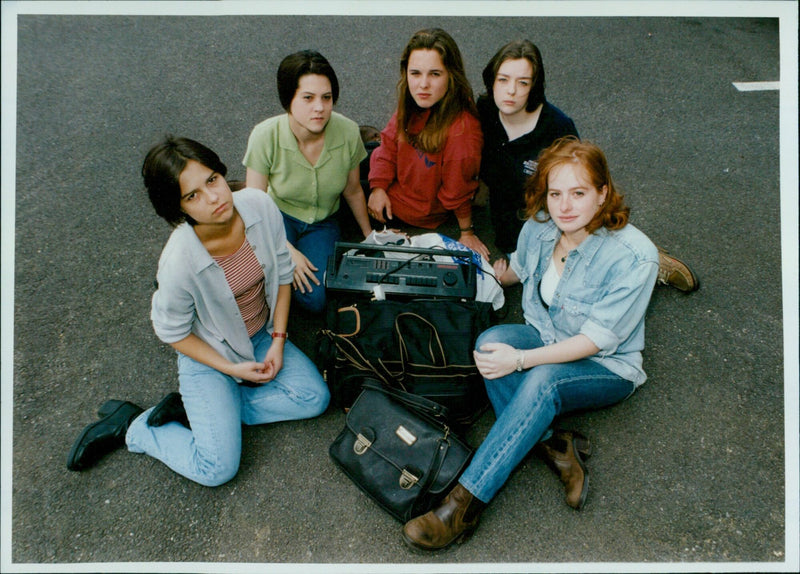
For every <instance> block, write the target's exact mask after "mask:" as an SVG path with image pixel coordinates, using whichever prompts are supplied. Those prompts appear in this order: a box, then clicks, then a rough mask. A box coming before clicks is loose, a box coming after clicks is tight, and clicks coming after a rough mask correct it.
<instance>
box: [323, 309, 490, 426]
mask: <svg viewBox="0 0 800 574" xmlns="http://www.w3.org/2000/svg"><path fill="white" fill-rule="evenodd" d="M491 324H492V308H491V304H490V303H482V302H477V301H471V300H449V299H415V300H411V301H360V302H357V303H355V304H353V305H349V306H345V307H340V308H338V309H335V310H334V311H333V312H332V314H329V317H328V325H329V328H328V329H323V330H322V331H320V333H321V335H322V344H321V346H320V356H321V358H320V362H321V363H322V368H323V372H324V374H325V379H326V381H327V382H328V386H329V387H330V389H331V395H332V397H333V402H334V404H336V405H338V406H340V407H342V408H344V409H345V410H346V409H347V408H348V407H349V406H350V405H351V404H352V402H353V400H355V398H356V396H358V393H359V392H360V382H361V380H362V379H363V378H364V377H372V378H377V379H378V380H380V381H382V382H383V383H384V384H385V385H387V386H389V387H392V388H398V389H401V390H403V391H406V392H408V393H412V394H416V395H420V396H423V397H426V398H428V399H430V400H433V401H435V402H438V403H440V404H442V405H444V406H445V407H447V408H448V411H449V413H450V415H449V416H450V421H451V422H453V423H455V424H458V425H469V424H472V423H473V422H474V421H475V420H477V418H478V417H479V416H480V415H481V414H482V413H483V412H484V410H486V408H487V407H488V404H489V401H488V398H487V396H486V390H485V387H484V384H483V379H482V378H481V376H480V374H479V373H478V369H477V367H476V366H475V361H474V358H473V356H472V350H473V348H474V345H475V340H476V339H477V337H478V335H479V334H480V333H481V332H483V331H484V330H486V329H487V328H488V327H489V326H491Z"/></svg>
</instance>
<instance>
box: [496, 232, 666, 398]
mask: <svg viewBox="0 0 800 574" xmlns="http://www.w3.org/2000/svg"><path fill="white" fill-rule="evenodd" d="M560 236H561V232H560V231H559V229H558V228H557V227H556V225H555V224H554V223H553V221H552V220H548V221H547V222H545V223H539V222H538V221H535V220H533V219H529V220H528V221H527V222H526V223H525V225H524V226H523V228H522V231H521V232H520V236H519V241H518V242H517V250H516V251H515V252H514V253H512V255H511V262H510V264H511V269H512V270H513V271H514V273H516V275H517V277H519V278H520V280H521V282H522V285H523V290H522V311H523V315H524V317H525V321H526V322H527V323H528V324H530V325H532V326H533V327H534V328H535V329H536V330H538V331H539V334H540V336H541V338H542V341H543V342H544V343H545V345H549V344H552V343H557V342H559V341H563V340H565V339H568V338H570V337H573V336H575V335H578V334H583V335H585V336H587V337H588V338H589V339H590V340H591V341H592V342H593V343H594V344H595V345H596V346H597V347H598V348H599V349H600V350H599V351H598V352H597V353H596V354H594V355H592V356H590V357H588V358H589V359H590V360H592V361H596V362H598V363H600V364H601V365H603V366H604V367H606V368H607V369H608V370H610V371H611V372H613V373H615V374H617V375H619V376H620V377H622V378H624V379H627V380H629V381H632V382H633V383H634V384H635V385H636V386H639V385H641V384H642V383H643V382H644V381H645V379H646V378H647V376H646V375H645V372H644V370H643V369H642V353H641V351H642V349H644V316H645V311H646V310H647V305H648V303H649V302H650V295H651V293H652V291H653V287H654V286H655V282H656V276H657V274H658V249H657V248H656V246H655V245H653V243H652V242H651V241H650V239H648V238H647V236H646V235H645V234H644V233H642V232H641V231H639V230H638V229H636V228H635V227H634V226H633V225H631V224H628V225H626V226H625V227H623V228H622V229H619V230H616V231H609V230H608V229H606V228H605V227H602V228H600V229H598V230H597V231H595V232H594V233H592V234H590V235H589V237H587V238H586V239H585V240H584V241H583V242H582V243H581V244H580V245H579V246H578V247H577V248H576V249H574V250H573V251H571V252H570V253H569V256H568V257H567V260H566V263H565V265H564V271H563V273H562V274H561V278H560V280H559V282H558V285H557V287H556V290H555V293H554V294H553V300H552V301H551V303H550V306H549V307H546V306H545V304H544V302H543V301H542V299H541V297H540V296H539V283H540V281H541V280H542V276H543V275H544V272H545V271H546V270H547V266H548V265H549V264H550V260H551V258H552V256H553V250H554V249H555V246H556V243H557V242H558V240H559V238H560Z"/></svg>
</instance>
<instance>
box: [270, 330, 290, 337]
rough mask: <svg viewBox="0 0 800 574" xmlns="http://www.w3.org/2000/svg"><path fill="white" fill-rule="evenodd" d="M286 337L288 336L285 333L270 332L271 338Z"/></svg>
mask: <svg viewBox="0 0 800 574" xmlns="http://www.w3.org/2000/svg"><path fill="white" fill-rule="evenodd" d="M288 337H289V335H287V334H286V333H279V332H278V331H274V332H273V333H272V338H273V339H286V338H288Z"/></svg>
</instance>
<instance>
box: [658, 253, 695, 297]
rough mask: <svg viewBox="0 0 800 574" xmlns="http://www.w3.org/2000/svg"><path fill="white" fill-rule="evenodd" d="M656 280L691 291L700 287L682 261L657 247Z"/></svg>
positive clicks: (680, 289) (684, 290) (687, 291)
mask: <svg viewBox="0 0 800 574" xmlns="http://www.w3.org/2000/svg"><path fill="white" fill-rule="evenodd" d="M658 282H659V283H661V284H662V285H669V286H671V287H675V289H678V290H679V291H683V292H685V293H691V292H692V291H696V290H697V289H699V288H700V281H699V280H698V279H697V276H696V275H695V274H694V273H693V272H692V270H691V269H689V266H688V265H686V263H684V262H683V261H681V260H680V259H678V258H677V257H673V256H672V255H670V254H669V253H667V252H666V251H665V250H664V249H661V248H660V247H659V248H658Z"/></svg>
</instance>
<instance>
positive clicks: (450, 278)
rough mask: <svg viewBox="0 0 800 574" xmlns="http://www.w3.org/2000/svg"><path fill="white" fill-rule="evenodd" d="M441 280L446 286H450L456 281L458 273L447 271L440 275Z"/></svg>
mask: <svg viewBox="0 0 800 574" xmlns="http://www.w3.org/2000/svg"><path fill="white" fill-rule="evenodd" d="M442 281H444V284H445V285H447V286H448V287H452V286H453V285H455V284H456V283H458V275H456V274H455V273H453V272H452V271H448V272H447V273H445V274H444V276H443V277H442Z"/></svg>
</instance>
